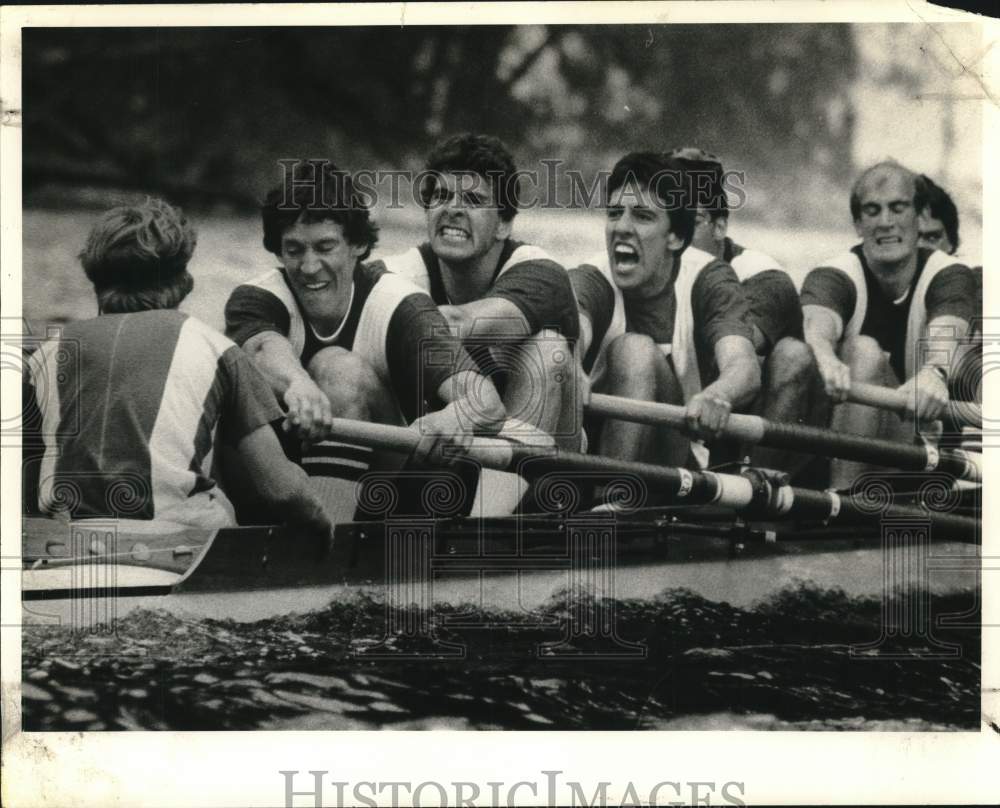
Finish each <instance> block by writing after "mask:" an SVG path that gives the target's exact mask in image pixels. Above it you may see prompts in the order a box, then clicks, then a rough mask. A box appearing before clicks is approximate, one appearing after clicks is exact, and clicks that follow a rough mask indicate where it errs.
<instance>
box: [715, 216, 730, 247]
mask: <svg viewBox="0 0 1000 808" xmlns="http://www.w3.org/2000/svg"><path fill="white" fill-rule="evenodd" d="M728 232H729V217H728V216H719V217H717V218H716V219H714V220H713V221H712V240H713V241H725V240H726V234H727V233H728Z"/></svg>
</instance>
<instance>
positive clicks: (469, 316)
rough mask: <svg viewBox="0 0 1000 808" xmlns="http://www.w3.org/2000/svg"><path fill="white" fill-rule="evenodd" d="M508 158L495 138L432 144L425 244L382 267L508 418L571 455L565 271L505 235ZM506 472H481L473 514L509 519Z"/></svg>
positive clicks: (509, 200) (511, 495) (512, 196)
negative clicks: (408, 291) (447, 332)
mask: <svg viewBox="0 0 1000 808" xmlns="http://www.w3.org/2000/svg"><path fill="white" fill-rule="evenodd" d="M519 183H520V180H519V176H518V172H517V167H516V165H515V164H514V159H513V157H512V156H511V154H510V152H509V151H508V149H507V147H506V146H505V145H504V144H503V143H502V142H501V141H500V140H499V139H497V138H495V137H491V136H488V135H479V134H461V135H456V136H454V137H450V138H448V139H446V140H444V141H443V142H441V143H440V144H438V145H437V146H436V147H435V148H434V149H433V150H432V151H431V153H430V155H429V156H428V158H427V164H426V168H425V171H424V173H423V181H422V183H421V185H420V188H419V192H420V199H421V204H422V205H423V207H424V209H425V213H426V225H427V241H425V242H424V243H422V244H420V245H419V246H417V247H413V248H411V249H410V250H407V251H406V252H403V253H400V254H398V255H393V256H390V257H388V258H385V259H384V260H383V263H384V265H385V267H386V268H388V269H389V270H390V271H391V272H394V273H398V274H399V275H402V276H403V277H405V278H408V279H410V280H411V281H413V282H414V283H416V284H417V285H418V286H419V287H420V288H421V289H423V290H424V291H426V292H427V293H428V294H429V295H430V296H431V297H432V298H433V299H434V302H435V303H437V304H438V306H439V307H440V310H441V313H442V314H443V315H444V317H445V318H446V319H447V321H448V323H449V325H450V326H451V328H452V331H453V333H454V334H456V335H457V336H459V337H461V338H462V339H463V340H464V341H465V344H466V346H467V347H468V349H469V352H470V354H471V355H472V356H473V358H474V360H475V361H476V362H477V363H478V364H479V366H480V367H481V368H482V370H483V372H484V373H487V374H489V375H490V376H491V378H492V379H493V380H494V381H495V382H496V384H497V387H498V389H499V390H500V393H501V396H502V397H503V402H504V406H505V408H506V411H507V414H508V417H509V418H511V419H517V420H518V421H520V422H523V423H524V424H526V425H527V429H526V430H525V431H524V432H525V434H524V437H525V438H526V439H532V437H533V436H534V435H537V434H538V433H542V435H545V436H552V438H554V439H555V442H556V444H557V445H559V446H561V447H562V448H568V449H577V448H578V447H579V440H580V433H581V430H580V423H581V420H582V412H581V401H580V399H579V396H578V395H577V390H576V384H575V382H576V378H575V375H574V373H573V370H574V360H573V350H574V344H575V342H576V338H577V335H578V321H577V316H576V303H575V301H574V298H573V290H572V288H571V286H570V283H569V278H568V276H567V273H566V270H565V269H564V268H563V267H562V266H561V265H560V264H558V263H557V262H556V261H554V260H553V259H552V258H551V257H550V256H549V255H548V254H547V253H546V252H545V251H544V250H542V249H541V248H539V247H535V246H532V245H530V244H524V243H522V242H520V241H516V240H515V239H513V238H512V236H511V230H512V224H513V220H514V217H515V216H516V215H517V211H518V206H519V203H520V200H519ZM524 490H525V488H524V485H523V483H521V482H520V481H518V480H517V479H516V478H515V477H514V476H512V475H501V474H500V473H498V472H495V471H484V472H483V474H482V476H481V480H480V485H479V496H478V497H477V500H476V502H475V503H474V504H473V509H474V510H473V512H474V513H481V514H484V515H485V514H489V515H503V514H509V513H512V512H513V510H514V508H515V507H516V506H517V504H518V502H519V501H520V499H521V497H522V495H523V493H524Z"/></svg>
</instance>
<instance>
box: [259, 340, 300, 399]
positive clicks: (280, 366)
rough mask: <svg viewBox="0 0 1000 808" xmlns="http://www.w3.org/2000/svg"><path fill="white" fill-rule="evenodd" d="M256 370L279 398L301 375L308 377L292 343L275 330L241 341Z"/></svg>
mask: <svg viewBox="0 0 1000 808" xmlns="http://www.w3.org/2000/svg"><path fill="white" fill-rule="evenodd" d="M243 350H245V351H246V352H247V354H248V355H249V356H250V359H251V360H252V361H253V363H254V365H255V366H256V368H257V370H259V371H260V372H261V373H262V374H263V376H264V378H265V379H267V383H268V384H270V385H271V389H272V390H273V391H274V393H275V395H277V396H278V397H279V398H281V397H283V396H284V395H285V391H286V390H287V389H288V388H289V386H290V385H291V383H292V382H293V381H295V380H296V379H301V378H302V377H303V376H305V377H306V378H309V374H308V373H307V372H306V369H305V368H304V367H302V363H301V362H300V361H299V357H298V356H297V355H296V353H295V349H294V348H293V347H292V343H291V342H289V341H288V339H287V338H286V337H283V336H282V335H281V334H279V333H278V332H277V331H262V332H260V333H259V334H255V335H254V336H252V337H250V339H248V340H247V341H246V342H245V343H243Z"/></svg>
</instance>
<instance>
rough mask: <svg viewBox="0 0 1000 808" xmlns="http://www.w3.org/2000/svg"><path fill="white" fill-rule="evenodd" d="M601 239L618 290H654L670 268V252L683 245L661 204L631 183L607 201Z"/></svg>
mask: <svg viewBox="0 0 1000 808" xmlns="http://www.w3.org/2000/svg"><path fill="white" fill-rule="evenodd" d="M604 239H605V243H606V245H607V249H608V262H609V264H610V266H611V275H612V277H613V278H614V281H615V285H617V286H618V288H619V289H622V290H634V289H638V290H641V289H643V288H645V287H649V288H658V287H659V286H660V285H662V283H663V282H664V281H665V280H666V277H667V276H668V275H669V273H670V271H671V269H672V268H673V251H674V250H679V249H680V248H681V247H682V246H683V242H682V241H681V240H680V239H679V238H678V237H677V236H676V235H674V233H673V232H672V231H671V229H670V214H669V213H667V211H666V208H665V206H664V204H663V202H661V201H660V200H659V199H658V198H657V196H656V194H655V193H654V192H653V191H651V190H650V189H648V188H640V187H639V186H638V185H635V184H633V183H628V184H626V185H623V186H622V187H620V188H616V189H615V190H614V192H613V193H612V194H611V197H610V198H609V199H608V208H607V212H606V219H605V226H604Z"/></svg>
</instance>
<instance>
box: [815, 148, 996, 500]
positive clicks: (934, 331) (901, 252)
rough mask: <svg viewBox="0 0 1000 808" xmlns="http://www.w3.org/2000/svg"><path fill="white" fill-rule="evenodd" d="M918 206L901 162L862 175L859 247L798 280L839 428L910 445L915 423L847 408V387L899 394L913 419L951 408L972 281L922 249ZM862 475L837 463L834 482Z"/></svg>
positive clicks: (857, 467)
mask: <svg viewBox="0 0 1000 808" xmlns="http://www.w3.org/2000/svg"><path fill="white" fill-rule="evenodd" d="M924 199H925V191H924V186H923V184H922V183H921V182H919V181H918V178H917V176H916V175H915V174H913V172H911V171H909V170H908V169H906V168H905V167H903V166H902V165H900V164H899V163H896V162H894V161H886V162H881V163H877V164H876V165H874V166H872V167H870V168H868V169H867V170H866V171H864V172H863V173H862V174H861V176H860V177H859V178H858V179H857V181H856V182H855V184H854V188H853V189H852V191H851V199H850V207H851V216H852V218H853V220H854V227H855V230H856V231H857V234H858V236H859V237H860V238H861V243H860V244H858V245H856V246H855V247H853V248H852V249H850V250H849V251H847V252H845V253H842V254H840V255H837V256H834V257H833V258H830V259H828V260H826V261H824V262H822V263H821V264H820V265H819V266H818V267H817V268H816V269H813V270H812V271H811V272H810V273H809V274H808V275H807V277H806V279H805V281H804V282H803V287H802V296H801V299H802V307H803V314H804V318H805V337H806V341H807V342H808V344H809V345H810V347H812V349H813V352H814V354H815V356H816V361H817V364H818V366H819V372H820V375H821V377H822V379H823V383H824V386H825V389H826V392H827V394H828V395H829V396H830V397H831V399H832V400H833V401H834V402H837V404H836V406H835V407H834V409H833V415H832V421H831V425H832V427H833V428H834V429H835V430H842V431H845V432H852V433H855V434H860V435H865V436H873V437H874V436H879V437H884V438H888V439H894V440H902V441H910V440H913V438H914V427H913V425H912V424H904V422H903V421H902V420H901V419H900V418H899V417H898V416H896V415H895V414H893V413H891V412H889V411H887V410H879V409H874V408H872V407H867V406H864V405H859V404H852V403H845V398H846V396H847V393H848V391H849V389H850V386H851V383H852V381H859V382H867V383H874V384H880V385H883V386H891V387H898V388H899V389H900V390H902V391H903V392H905V394H906V396H907V398H908V400H910V401H911V402H912V406H911V408H910V412H911V415H912V416H915V417H916V419H918V420H919V421H934V420H936V419H938V418H939V417H941V415H942V413H943V412H944V410H945V407H946V406H947V404H948V400H949V398H948V381H949V375H950V367H951V363H952V361H953V357H954V356H955V351H956V347H957V345H958V343H959V342H960V341H961V340H962V339H963V338H964V337H965V335H966V332H967V331H968V328H969V321H970V319H971V318H972V317H973V316H974V315H975V314H976V311H975V294H976V284H975V278H974V276H973V273H972V271H971V270H970V269H969V268H968V267H967V266H965V265H964V264H963V263H961V262H959V261H957V260H956V259H954V258H952V257H951V256H949V255H947V254H946V253H943V252H940V251H934V250H929V249H925V248H921V247H919V246H918V244H917V240H918V238H919V230H918V223H919V217H918V213H919V211H920V210H922V209H923V207H924ZM923 340H929V341H928V342H926V343H922V341H923ZM922 344H923V345H925V346H926V349H925V350H923V351H922V350H921V346H922ZM922 354H923V355H922ZM901 381H902V384H901ZM866 468H867V467H866V466H865V465H863V464H859V463H855V462H850V461H842V460H837V461H833V463H832V464H831V480H830V482H831V485H833V486H834V487H836V488H844V487H847V486H849V485H851V484H852V482H853V481H854V480H855V479H856V477H857V475H859V474H860V473H862V472H863V471H864V470H865V469H866Z"/></svg>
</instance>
